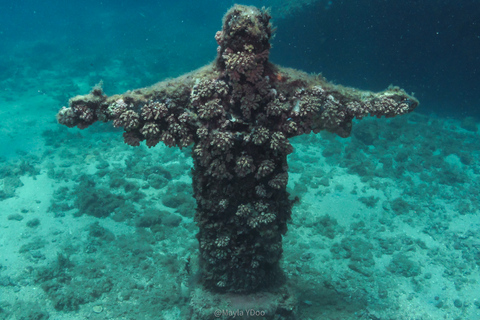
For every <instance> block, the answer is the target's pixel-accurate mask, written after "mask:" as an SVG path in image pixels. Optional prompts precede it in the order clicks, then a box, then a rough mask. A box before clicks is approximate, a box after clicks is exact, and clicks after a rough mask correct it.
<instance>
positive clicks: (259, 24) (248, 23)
mask: <svg viewBox="0 0 480 320" xmlns="http://www.w3.org/2000/svg"><path fill="white" fill-rule="evenodd" d="M270 18H271V17H270V14H269V13H268V10H265V9H258V8H256V7H251V6H244V5H235V6H233V7H232V8H231V9H230V10H228V12H227V13H226V14H225V16H224V17H223V28H222V31H218V32H217V34H216V35H215V39H216V40H217V43H218V45H219V48H218V51H219V52H218V59H219V60H220V61H219V62H220V63H221V60H222V54H223V53H224V52H225V51H226V50H228V51H231V52H245V51H248V52H249V53H253V54H260V53H262V52H265V51H266V50H267V51H268V50H269V49H270V42H269V41H270V37H271V35H272V32H273V30H272V25H271V23H270Z"/></svg>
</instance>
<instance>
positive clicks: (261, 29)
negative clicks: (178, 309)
mask: <svg viewBox="0 0 480 320" xmlns="http://www.w3.org/2000/svg"><path fill="white" fill-rule="evenodd" d="M271 35H272V26H271V24H270V15H269V14H268V12H266V11H264V10H259V9H257V8H254V7H248V6H241V5H236V6H234V7H232V8H231V9H230V10H229V11H228V12H227V14H226V15H225V17H224V20H223V29H222V30H221V31H219V32H217V34H216V35H215V38H216V40H217V42H218V50H217V58H216V60H215V61H214V62H213V63H211V64H210V65H207V66H205V67H203V68H201V69H199V70H196V71H194V72H191V73H188V74H186V75H184V76H181V77H179V78H176V79H173V80H167V81H164V82H160V83H158V84H155V85H153V86H151V87H148V88H142V89H137V90H133V91H129V92H127V93H125V94H122V95H114V96H111V97H107V96H105V95H104V94H103V93H102V92H101V90H100V89H98V88H96V89H94V90H93V91H92V92H91V93H90V94H88V95H85V96H77V97H74V98H72V99H71V100H70V106H69V107H68V108H62V110H60V112H59V113H58V115H57V119H58V121H59V122H60V123H61V124H64V125H66V126H68V127H74V126H77V127H79V128H81V129H83V128H86V127H88V126H89V125H91V124H93V123H94V122H96V121H104V122H107V121H112V122H113V125H114V126H116V127H123V128H124V130H125V132H124V135H123V136H124V140H125V143H127V144H129V145H132V146H138V145H140V143H141V142H142V141H146V144H147V146H149V147H153V146H155V145H156V144H158V143H159V142H163V143H164V144H166V145H167V146H178V147H180V148H182V147H186V146H189V145H191V144H193V145H194V146H193V149H192V156H193V159H194V166H195V168H194V171H193V187H194V197H195V199H196V201H197V209H196V216H195V220H196V223H197V225H198V227H199V232H198V234H197V238H198V241H199V243H200V255H201V257H200V258H201V268H202V270H201V271H202V276H201V281H202V283H203V284H204V286H205V287H207V288H209V289H211V290H218V291H227V292H254V291H258V290H260V289H264V288H267V287H269V286H271V285H274V284H278V283H279V282H281V281H282V279H283V276H282V272H281V269H280V266H279V260H280V258H281V255H282V235H283V234H284V233H285V232H286V230H287V221H288V220H289V219H290V215H291V206H292V202H291V201H290V200H289V199H288V196H289V195H288V193H287V191H286V186H287V182H288V165H287V155H288V154H290V153H291V152H293V147H292V145H291V144H290V142H289V138H291V137H293V136H297V135H301V134H305V133H310V132H312V131H313V132H315V133H317V132H319V131H321V130H328V131H330V132H334V133H337V134H338V135H340V136H342V137H346V136H348V135H349V134H350V131H351V126H352V120H353V119H354V118H355V117H356V118H359V119H360V118H363V117H365V116H367V115H373V116H377V117H380V116H387V117H390V116H396V115H401V114H405V113H407V112H410V111H412V110H413V109H414V108H415V107H416V106H417V105H418V102H417V101H416V100H415V99H414V98H413V97H411V96H409V95H407V94H406V93H405V92H404V91H403V90H401V89H399V88H396V87H391V88H389V89H388V90H386V91H383V92H380V93H373V92H368V91H360V90H357V89H352V88H346V87H343V86H337V85H333V84H331V83H329V82H327V81H326V80H325V79H324V78H323V77H322V76H320V75H318V76H312V75H308V74H306V73H303V72H300V71H297V70H292V69H287V68H282V67H279V66H276V65H274V64H272V63H270V62H269V60H268V57H269V50H270V43H269V39H270V37H271Z"/></svg>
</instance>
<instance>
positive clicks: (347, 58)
mask: <svg viewBox="0 0 480 320" xmlns="http://www.w3.org/2000/svg"><path fill="white" fill-rule="evenodd" d="M278 2H279V1H270V2H269V1H252V2H251V3H253V4H257V5H267V6H268V5H273V14H274V23H275V25H276V26H277V27H278V31H277V35H276V37H275V39H274V40H273V44H274V50H273V51H272V60H273V61H274V62H277V63H279V64H281V65H284V66H291V67H295V68H300V69H303V70H305V71H308V72H322V73H323V75H324V76H326V77H327V79H331V80H333V81H335V82H338V83H343V84H346V85H351V86H358V87H360V88H362V89H373V90H380V89H383V88H385V87H386V86H388V85H389V84H395V85H400V86H402V87H404V88H406V89H407V91H409V92H415V94H416V95H417V97H418V98H419V99H420V100H421V102H422V109H419V110H418V111H419V112H424V113H429V112H437V113H441V114H448V115H450V116H458V117H464V116H467V115H472V116H478V115H479V111H478V110H479V108H478V103H479V101H480V93H479V91H478V90H477V86H478V83H480V74H479V73H480V70H479V66H480V57H479V56H480V55H479V52H480V26H479V23H480V21H479V19H480V18H479V17H480V3H479V2H478V1H475V0H466V1H461V2H459V1H453V0H451V1H450V0H449V1H433V0H432V1H426V0H425V1H380V0H377V1H375V0H370V1H332V2H331V3H330V4H328V3H327V2H326V1H317V3H316V4H314V5H311V6H309V7H308V10H304V11H295V12H292V13H290V14H287V15H286V16H285V17H275V13H277V12H278V11H279V8H280V5H279V4H278ZM232 3H233V2H232V1H185V0H181V1H175V2H172V1H82V2H73V3H66V2H64V1H43V2H41V3H39V2H38V1H15V2H13V1H12V2H7V3H5V2H4V3H2V4H0V17H1V20H0V21H1V22H0V23H1V24H0V26H1V27H0V37H1V38H0V39H1V41H0V50H1V51H0V52H1V53H0V55H1V57H2V59H1V61H0V68H1V69H0V70H1V74H0V83H2V85H3V88H4V90H6V91H9V90H11V91H13V92H16V91H17V90H20V91H21V90H24V89H25V88H24V86H26V85H27V84H30V85H36V86H37V87H38V89H39V90H41V91H42V92H50V91H52V90H54V88H51V87H48V85H46V84H45V83H44V82H45V79H44V78H43V79H37V80H38V83H35V80H36V78H37V77H39V72H42V71H45V70H48V71H50V76H51V77H52V78H57V79H63V80H64V81H63V82H65V80H66V79H69V78H73V77H86V78H89V81H90V82H91V83H95V82H97V81H99V79H103V80H104V85H105V89H106V91H107V92H108V93H113V92H119V91H122V90H125V89H127V88H131V87H132V86H133V87H135V86H143V85H148V84H150V83H152V82H156V81H158V80H161V79H162V78H164V77H166V76H175V75H178V74H181V73H183V72H185V71H188V70H191V69H193V68H196V67H199V66H201V65H203V64H205V63H207V62H208V61H210V60H212V59H213V58H214V57H215V47H216V44H215V41H214V39H213V35H214V34H215V31H216V30H219V28H220V26H221V23H220V19H221V16H222V14H223V13H224V12H225V10H226V9H227V8H228V7H230V6H231V5H232ZM284 10H285V9H284ZM279 15H280V14H279ZM112 64H115V65H116V66H117V67H118V68H119V69H121V70H122V71H123V72H124V74H122V75H118V78H121V79H116V76H115V75H114V74H109V75H107V73H108V70H109V69H110V71H111V70H112V69H111V68H112ZM78 93H80V92H78ZM65 94H66V95H68V92H66V93H65ZM61 103H65V101H61Z"/></svg>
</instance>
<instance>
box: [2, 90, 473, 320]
mask: <svg viewBox="0 0 480 320" xmlns="http://www.w3.org/2000/svg"><path fill="white" fill-rule="evenodd" d="M26 99H27V98H26ZM48 99H49V98H48V97H45V96H42V95H40V94H39V95H37V96H34V97H33V98H28V100H25V101H22V102H15V103H14V102H6V103H10V104H11V107H10V108H2V110H4V111H2V116H4V117H6V116H9V117H10V116H11V115H12V114H15V112H18V113H17V115H19V116H18V117H16V121H15V122H11V123H7V122H5V123H3V124H2V126H1V128H0V129H1V131H2V133H3V134H4V138H3V139H4V140H5V143H4V146H6V148H5V151H4V152H6V153H5V155H4V158H3V160H2V161H1V162H0V230H1V231H0V319H56V320H63V319H187V318H188V315H189V289H190V286H191V283H192V282H193V281H194V278H195V272H194V270H191V268H190V267H191V265H192V263H191V261H192V260H194V259H195V256H196V255H197V252H198V248H197V242H196V239H195V234H196V226H195V223H194V221H193V214H194V210H195V202H194V199H193V198H192V189H191V178H190V169H191V166H192V160H191V157H190V152H191V150H190V149H189V148H187V149H184V150H178V149H175V148H172V149H169V148H166V147H163V146H157V147H155V148H152V149H148V148H147V147H145V146H141V147H138V148H132V147H129V146H126V145H124V144H123V141H122V137H121V132H120V131H117V130H113V129H111V128H110V127H108V126H106V125H95V126H93V127H92V128H90V129H89V130H86V131H80V130H67V129H65V128H63V127H59V126H58V125H56V124H55V123H54V121H53V117H54V113H53V112H52V113H48V112H47V113H45V114H44V115H43V116H42V117H40V118H38V117H37V118H36V120H35V121H34V122H33V123H32V122H31V121H32V120H29V117H28V115H25V113H24V112H21V110H25V108H27V106H28V105H31V104H45V103H48V102H49V100H48ZM4 105H5V104H4ZM17 109H18V111H16V110H17ZM5 110H7V111H5ZM49 111H53V110H49ZM21 115H25V116H23V118H22V116H21ZM10 118H11V117H10ZM25 127H29V129H28V130H26V131H24V132H22V134H21V135H19V134H18V132H19V130H20V128H25ZM477 130H478V123H475V121H474V120H473V119H470V118H467V119H463V120H455V119H445V118H440V117H436V116H435V115H431V116H425V115H422V114H419V113H413V114H410V115H407V116H403V117H399V118H395V119H388V120H385V119H364V120H362V121H358V122H357V123H355V125H354V130H353V133H352V137H350V138H348V139H341V138H338V137H335V136H334V135H331V134H328V133H320V134H318V135H307V136H303V137H299V138H296V139H293V141H292V144H293V146H294V147H295V151H294V153H293V154H291V155H290V156H289V167H290V168H289V175H290V180H289V185H288V188H289V192H290V193H291V196H292V197H298V199H299V201H298V202H297V203H296V205H295V206H294V208H293V216H292V221H291V222H290V224H289V231H288V233H287V234H286V236H285V237H284V258H283V262H282V264H283V268H284V270H285V272H286V273H287V275H288V277H289V279H291V280H292V282H293V283H295V289H296V292H297V296H298V300H299V304H298V315H299V316H298V318H299V319H306V320H307V319H312V320H313V319H399V320H400V319H422V320H423V319H424V320H427V319H472V320H474V319H480V284H479V281H480V279H479V277H480V273H479V272H478V271H479V270H478V269H479V266H480V240H479V239H480V219H479V215H480V211H479V209H480V200H479V199H478V194H479V193H480V178H479V177H480V162H479V159H480V144H479V143H478V140H479V137H480V135H479V133H478V131H477ZM19 145H20V146H23V147H24V149H29V151H22V152H17V153H15V152H13V151H12V150H15V148H16V147H18V146H19ZM7 151H8V153H7Z"/></svg>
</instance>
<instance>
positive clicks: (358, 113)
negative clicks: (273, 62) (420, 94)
mask: <svg viewBox="0 0 480 320" xmlns="http://www.w3.org/2000/svg"><path fill="white" fill-rule="evenodd" d="M275 80H276V81H275V84H276V92H280V93H283V95H278V99H276V100H274V101H273V104H275V103H276V104H277V105H278V107H279V108H281V109H283V110H285V111H287V112H286V113H285V116H284V118H286V119H284V120H283V124H282V125H283V127H284V128H292V129H291V130H290V131H289V132H288V133H289V134H288V136H296V135H299V134H303V133H308V132H310V131H313V132H315V133H317V132H319V131H322V130H328V131H330V132H333V133H336V134H338V135H339V136H341V137H348V136H349V135H350V132H351V128H352V120H353V119H354V118H357V119H361V118H363V117H366V116H376V117H378V118H380V117H382V116H385V117H387V118H389V117H394V116H397V115H402V114H406V113H409V112H411V111H413V110H414V109H415V108H416V107H417V106H418V100H417V99H415V98H414V97H413V96H411V95H409V94H407V93H406V92H405V91H404V90H403V89H400V88H399V87H393V86H391V87H389V88H388V89H387V90H385V91H381V92H377V93H375V92H371V91H363V90H359V89H355V88H349V87H344V86H341V85H334V84H332V83H330V82H327V81H326V80H325V79H324V78H323V77H322V76H321V75H318V76H312V75H308V74H306V73H303V72H299V71H297V70H293V69H289V68H282V67H277V69H276V76H275ZM275 107H277V106H275ZM270 108H273V107H272V106H270Z"/></svg>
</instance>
